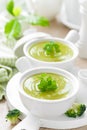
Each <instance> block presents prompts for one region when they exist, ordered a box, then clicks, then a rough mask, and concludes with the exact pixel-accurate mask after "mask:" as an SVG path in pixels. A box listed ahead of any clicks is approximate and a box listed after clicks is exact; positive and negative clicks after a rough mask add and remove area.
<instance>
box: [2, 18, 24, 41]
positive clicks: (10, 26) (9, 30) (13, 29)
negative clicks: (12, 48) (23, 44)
mask: <svg viewBox="0 0 87 130" xmlns="http://www.w3.org/2000/svg"><path fill="white" fill-rule="evenodd" d="M4 32H5V34H6V35H7V37H14V38H15V39H18V38H19V37H20V36H21V33H22V29H21V24H20V23H19V21H18V20H17V19H12V20H10V21H9V22H7V23H6V25H5V28H4Z"/></svg>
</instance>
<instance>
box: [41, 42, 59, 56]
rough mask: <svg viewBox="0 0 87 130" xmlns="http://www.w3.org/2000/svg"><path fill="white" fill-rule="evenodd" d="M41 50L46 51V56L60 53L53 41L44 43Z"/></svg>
mask: <svg viewBox="0 0 87 130" xmlns="http://www.w3.org/2000/svg"><path fill="white" fill-rule="evenodd" d="M43 49H44V50H45V51H46V54H47V55H55V53H59V52H60V49H59V46H58V44H56V43H55V42H54V41H50V42H48V43H46V44H45V46H44V48H43Z"/></svg>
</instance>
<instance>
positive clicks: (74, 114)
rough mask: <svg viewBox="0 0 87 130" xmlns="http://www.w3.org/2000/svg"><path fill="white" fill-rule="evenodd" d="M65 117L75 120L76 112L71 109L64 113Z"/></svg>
mask: <svg viewBox="0 0 87 130" xmlns="http://www.w3.org/2000/svg"><path fill="white" fill-rule="evenodd" d="M65 115H66V116H68V117H73V118H76V112H75V111H74V109H73V108H70V109H69V110H68V111H66V112H65Z"/></svg>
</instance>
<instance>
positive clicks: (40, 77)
mask: <svg viewBox="0 0 87 130" xmlns="http://www.w3.org/2000/svg"><path fill="white" fill-rule="evenodd" d="M71 89H72V84H71V82H70V81H69V79H67V78H66V77H64V76H62V75H58V74H54V73H40V74H35V75H33V76H30V77H28V78H27V79H26V80H24V82H23V90H24V91H25V92H26V93H27V94H28V95H30V96H32V97H35V98H39V99H48V100H56V99H61V98H64V97H66V96H68V94H69V93H70V92H71Z"/></svg>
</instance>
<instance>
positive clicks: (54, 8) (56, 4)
mask: <svg viewBox="0 0 87 130" xmlns="http://www.w3.org/2000/svg"><path fill="white" fill-rule="evenodd" d="M25 2H26V5H27V8H28V10H29V12H32V11H33V12H34V13H35V14H38V15H41V16H45V17H46V18H48V19H49V20H52V19H54V18H55V17H56V15H57V14H58V13H59V12H60V10H61V6H62V2H63V0H46V1H45V0H25Z"/></svg>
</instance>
